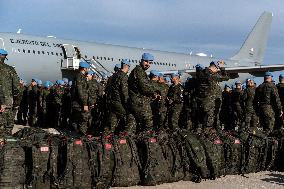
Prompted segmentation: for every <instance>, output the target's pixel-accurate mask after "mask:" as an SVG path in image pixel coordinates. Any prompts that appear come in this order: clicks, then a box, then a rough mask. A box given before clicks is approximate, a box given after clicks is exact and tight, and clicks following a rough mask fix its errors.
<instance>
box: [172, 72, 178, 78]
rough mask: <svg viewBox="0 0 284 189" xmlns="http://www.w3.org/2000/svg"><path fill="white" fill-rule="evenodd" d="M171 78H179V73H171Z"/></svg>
mask: <svg viewBox="0 0 284 189" xmlns="http://www.w3.org/2000/svg"><path fill="white" fill-rule="evenodd" d="M171 76H172V78H173V77H179V76H180V75H179V73H172V75H171Z"/></svg>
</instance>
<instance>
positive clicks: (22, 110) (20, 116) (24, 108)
mask: <svg viewBox="0 0 284 189" xmlns="http://www.w3.org/2000/svg"><path fill="white" fill-rule="evenodd" d="M19 90H20V95H19V96H21V101H20V106H19V110H18V112H17V124H20V125H26V124H27V118H28V96H27V95H28V94H27V86H26V83H25V81H24V80H23V79H20V87H19Z"/></svg>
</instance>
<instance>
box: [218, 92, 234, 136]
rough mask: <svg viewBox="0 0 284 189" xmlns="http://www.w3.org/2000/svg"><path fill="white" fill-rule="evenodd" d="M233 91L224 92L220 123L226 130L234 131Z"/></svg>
mask: <svg viewBox="0 0 284 189" xmlns="http://www.w3.org/2000/svg"><path fill="white" fill-rule="evenodd" d="M231 94H232V93H231V91H223V92H222V105H221V111H220V115H221V116H220V122H221V124H223V125H224V129H225V130H233V129H234V128H233V124H232V117H233V109H232V95H231Z"/></svg>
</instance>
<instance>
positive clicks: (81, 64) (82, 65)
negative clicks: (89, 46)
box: [79, 62, 90, 68]
mask: <svg viewBox="0 0 284 189" xmlns="http://www.w3.org/2000/svg"><path fill="white" fill-rule="evenodd" d="M79 66H80V67H81V68H90V64H89V63H87V62H80V63H79Z"/></svg>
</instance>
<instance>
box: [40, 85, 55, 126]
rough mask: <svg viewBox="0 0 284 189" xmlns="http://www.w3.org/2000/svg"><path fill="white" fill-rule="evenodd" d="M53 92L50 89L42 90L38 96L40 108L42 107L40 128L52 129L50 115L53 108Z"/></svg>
mask: <svg viewBox="0 0 284 189" xmlns="http://www.w3.org/2000/svg"><path fill="white" fill-rule="evenodd" d="M52 101H53V92H52V89H49V90H48V89H42V90H41V94H40V106H41V107H42V120H41V125H40V126H41V127H43V128H44V127H52V126H53V122H52V120H53V119H52V114H53V112H54V109H53V106H52Z"/></svg>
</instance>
